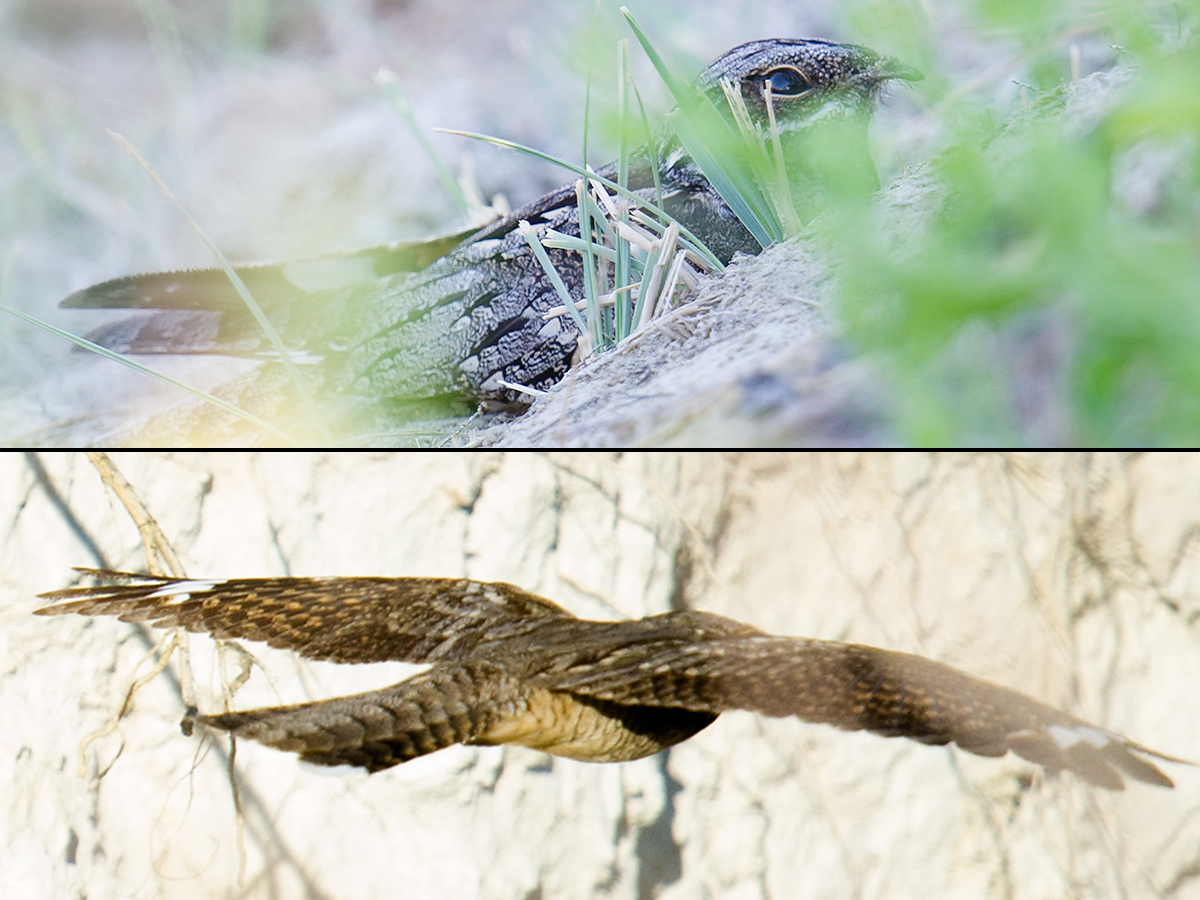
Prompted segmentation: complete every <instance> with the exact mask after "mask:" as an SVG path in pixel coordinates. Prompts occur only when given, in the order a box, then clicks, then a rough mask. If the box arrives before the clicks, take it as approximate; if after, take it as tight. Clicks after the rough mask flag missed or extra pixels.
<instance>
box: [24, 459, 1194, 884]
mask: <svg viewBox="0 0 1200 900" xmlns="http://www.w3.org/2000/svg"><path fill="white" fill-rule="evenodd" d="M114 459H115V461H116V463H117V465H118V466H119V467H120V468H121V469H122V470H123V471H124V473H125V475H126V476H127V477H128V478H129V479H130V480H131V481H132V483H133V484H134V486H135V487H136V488H137V490H138V491H139V492H140V493H141V495H142V497H143V498H144V500H145V501H146V503H147V504H148V506H149V507H150V509H151V511H152V512H153V513H154V514H155V515H156V516H157V517H158V519H159V521H160V523H161V524H162V526H163V528H164V529H165V531H166V533H167V535H168V536H169V537H170V538H171V539H172V540H173V541H174V542H175V545H176V547H177V549H178V550H179V552H180V554H181V555H182V558H183V560H184V563H185V565H186V566H187V569H188V573H189V574H190V575H193V576H215V577H222V576H258V575H273V574H276V575H278V574H292V575H310V574H330V575H367V574H371V575H374V574H378V575H442V576H459V575H466V576H470V577H473V578H480V579H489V580H505V581H511V582H515V583H517V584H520V585H522V586H524V587H526V588H528V589H530V590H533V591H536V592H539V593H541V594H544V595H545V596H547V597H550V598H552V599H553V600H555V601H557V602H559V603H561V604H563V605H564V606H566V607H568V608H569V609H571V610H572V611H574V612H576V613H577V614H579V615H583V616H588V617H593V618H611V617H614V616H622V615H625V616H640V615H644V614H647V613H653V612H659V611H663V610H666V609H668V608H670V606H671V605H672V604H674V605H676V606H680V605H686V606H691V607H694V608H697V609H705V610H710V611H713V612H717V613H721V614H724V615H728V616H731V617H734V618H737V619H741V620H743V621H746V622H750V623H752V624H754V625H755V626H757V627H759V628H762V629H764V630H767V631H771V632H776V633H781V634H798V635H811V636H817V637H824V638H835V639H844V640H851V641H860V642H864V643H872V644H876V645H879V646H884V647H889V648H892V649H897V650H905V651H912V652H917V653H922V654H925V655H928V656H931V657H933V658H936V659H939V660H942V661H944V662H947V663H950V664H953V665H956V666H959V667H961V668H963V669H966V670H967V671H969V672H971V673H973V674H976V675H979V676H982V677H985V678H989V679H992V680H994V681H997V682H1000V683H1002V684H1005V685H1008V686H1011V687H1014V688H1017V689H1020V690H1023V691H1025V692H1027V693H1030V694H1033V695H1034V696H1036V697H1039V698H1041V699H1043V700H1045V701H1047V702H1049V703H1052V704H1056V705H1059V706H1061V707H1062V708H1064V709H1067V710H1070V711H1072V712H1074V713H1076V714H1078V715H1080V716H1084V717H1086V718H1088V719H1090V720H1091V721H1093V722H1096V723H1097V724H1100V725H1102V726H1104V727H1108V728H1111V729H1114V730H1117V731H1120V732H1122V733H1124V734H1127V735H1129V736H1131V737H1132V738H1133V739H1135V740H1137V741H1140V742H1143V743H1145V744H1147V745H1148V746H1150V747H1153V748H1155V749H1158V750H1161V751H1163V752H1165V753H1171V754H1176V755H1179V756H1184V757H1192V758H1196V757H1200V724H1198V723H1200V716H1198V715H1197V700H1196V685H1197V684H1198V683H1200V600H1198V599H1197V598H1198V597H1200V555H1198V553H1197V541H1196V535H1197V533H1198V532H1197V527H1196V523H1197V519H1196V510H1197V509H1200V459H1198V458H1197V457H1196V456H1194V455H1186V454H1184V455H1176V456H1171V455H1137V454H1130V455H1088V454H1078V455H1046V456H1036V455H1017V456H1006V455H992V454H951V455H925V454H907V455H902V456H893V455H871V454H863V455H786V454H778V455H723V454H690V455H676V454H656V455H642V454H606V455H599V454H593V455H576V454H568V453H564V454H548V455H530V454H525V455H505V454H474V455H465V456H457V455H449V454H430V455H422V454H406V455H403V456H401V455H385V454H364V455H346V454H341V455H336V454H335V455H324V454H322V455H310V454H296V455H282V454H273V455H270V456H268V455H254V454H247V455H242V454H116V455H114ZM39 464H40V465H41V466H43V467H44V476H43V475H42V474H41V473H40V472H39V470H38V468H37V466H38V465H39ZM47 488H52V489H53V490H54V491H55V492H56V493H57V496H58V498H59V499H60V501H61V503H60V504H59V505H56V504H55V502H54V501H52V499H51V495H50V493H49V492H48V490H47ZM0 510H3V511H4V513H5V515H4V520H5V521H6V522H7V525H6V527H5V532H4V536H3V542H2V545H0V546H2V550H0V554H2V560H3V562H2V565H0V579H2V583H3V590H4V597H5V602H4V604H3V606H2V608H0V615H2V616H3V626H2V628H0V672H2V673H3V675H2V676H0V708H2V709H3V710H4V711H5V714H6V716H7V719H6V722H5V727H4V729H3V730H0V792H2V793H3V796H4V797H5V798H6V800H7V802H6V804H5V812H4V814H3V815H2V816H0V895H2V896H4V897H5V898H11V900H25V898H30V900H32V898H44V897H72V896H87V897H89V898H93V900H105V898H117V897H139V898H152V897H163V898H210V897H247V898H259V897H262V898H267V897H273V898H299V897H327V898H356V900H366V898H388V897H405V898H444V897H455V898H471V897H479V898H537V897H547V898H548V897H555V898H588V897H599V896H605V897H614V898H639V900H648V898H653V897H661V898H672V900H674V898H703V897H712V898H722V900H733V898H737V900H743V898H745V900H750V898H783V897H805V898H847V897H853V898H885V897H888V898H894V897H926V898H942V897H945V898H949V897H979V898H1019V900H1026V898H1062V897H1080V898H1084V897H1087V898H1092V897H1125V898H1149V897H1172V898H1197V897H1200V876H1198V875H1197V872H1200V851H1198V849H1197V848H1200V770H1196V769H1192V768H1189V767H1187V766H1181V765H1171V764H1167V766H1166V768H1167V769H1168V770H1169V772H1170V774H1171V776H1172V777H1173V778H1174V779H1175V781H1176V788H1175V789H1174V790H1172V791H1168V790H1164V789H1158V788H1152V787H1149V786H1146V785H1141V784H1134V785H1131V786H1129V788H1128V789H1127V790H1126V791H1125V792H1123V793H1110V792H1105V791H1101V790H1096V789H1093V788H1090V787H1088V786H1087V785H1086V784H1084V783H1082V782H1080V781H1078V780H1076V779H1073V778H1071V777H1069V776H1062V777H1057V776H1054V775H1047V774H1045V773H1043V772H1042V771H1040V770H1038V769H1036V768H1035V767H1032V766H1030V765H1028V764H1026V763H1024V762H1022V761H1020V760H1017V759H1013V758H1011V757H1006V758H1003V759H980V758H976V757H972V756H969V755H967V754H964V753H961V752H958V751H954V750H949V749H945V748H929V747H924V746H920V745H917V744H913V743H910V742H907V741H899V740H885V739H882V738H878V737H875V736H871V735H862V734H845V733H841V732H837V731H835V730H833V729H829V728H825V727H822V726H813V725H805V724H803V723H800V722H796V721H792V720H768V719H764V718H757V717H755V716H752V715H749V714H741V713H734V714H727V715H725V716H722V718H721V719H720V720H719V721H718V722H716V723H715V724H714V725H713V726H711V727H710V728H709V729H707V730H706V731H704V732H702V733H701V734H699V735H698V736H697V737H695V738H693V739H692V740H691V741H689V742H687V743H685V744H682V745H680V746H679V747H677V748H674V749H672V750H671V751H669V752H668V753H665V754H661V755H659V756H657V757H654V758H650V759H645V760H639V761H636V762H631V763H625V764H619V765H609V766H599V765H589V764H585V763H577V762H573V761H571V760H563V759H556V758H551V757H547V756H544V755H542V754H539V753H536V752H533V751H529V750H524V749H521V748H516V749H513V748H482V749H467V748H452V749H450V750H446V751H443V752H440V753H437V754H433V755H431V756H428V757H425V758H422V759H419V760H415V761H413V762H410V763H407V764H405V765H403V766H400V767H398V768H395V769H392V770H389V771H387V772H383V773H379V774H377V775H373V776H369V777H368V776H366V775H365V774H362V773H359V772H356V771H355V772H352V771H349V770H347V771H345V772H342V771H333V772H331V771H322V770H318V769H315V768H313V767H309V766H304V765H301V764H299V763H298V762H297V761H296V760H295V759H294V758H293V757H291V756H289V755H286V754H281V753H277V752H274V751H270V750H266V749H264V748H261V747H258V746H255V745H251V744H241V745H239V748H238V753H237V767H238V770H239V772H240V774H241V776H242V778H243V782H242V785H243V803H244V808H245V828H244V832H242V833H241V841H242V844H243V846H244V848H245V854H246V859H245V867H244V874H243V876H242V878H241V880H240V881H239V875H238V869H239V850H238V847H239V829H238V825H237V821H236V816H235V811H234V807H233V802H232V799H231V793H230V789H229V784H228V776H227V772H226V770H225V768H224V765H223V763H222V762H221V760H220V759H219V757H218V754H217V753H215V752H213V751H212V749H211V748H210V747H209V746H208V745H206V744H204V743H202V742H201V741H200V739H199V737H198V736H196V737H192V738H188V737H184V736H183V735H182V734H181V733H180V730H179V726H178V723H179V720H180V718H181V717H182V714H183V707H182V704H181V702H180V700H179V697H178V695H177V694H176V693H175V691H174V690H173V688H172V687H171V684H170V682H169V681H168V680H167V679H165V678H158V679H156V680H155V681H153V682H152V683H150V684H149V685H147V686H146V687H145V688H144V689H143V690H142V691H141V692H140V693H139V694H138V695H137V697H136V700H135V703H134V709H133V712H132V713H131V715H129V716H128V717H127V718H126V719H124V720H123V721H122V722H121V723H120V725H119V727H118V728H117V730H116V731H115V732H114V733H112V734H111V735H109V736H107V737H104V738H101V739H99V740H97V741H96V742H95V743H93V744H92V745H91V746H90V748H89V749H88V750H87V753H86V776H85V777H80V776H79V775H78V774H77V771H76V769H77V757H78V751H79V745H80V742H81V740H83V739H84V738H85V737H86V736H87V735H89V734H91V733H92V732H95V731H97V730H98V729H100V728H101V727H103V725H104V724H105V723H106V722H107V721H108V720H109V719H110V718H111V716H112V715H113V713H114V712H115V710H116V709H117V708H118V707H119V706H120V704H121V701H122V698H123V697H124V695H125V692H126V690H127V688H128V685H129V683H130V681H131V680H132V678H133V677H134V672H135V669H136V667H137V666H138V663H139V661H141V660H142V659H143V657H144V656H145V653H146V648H145V645H144V644H143V643H142V641H141V640H140V638H139V637H138V636H137V633H136V631H135V629H134V627H133V626H130V625H125V624H122V623H119V622H116V621H113V620H107V619H104V620H87V619H84V618H77V619H76V618H66V619H42V618H35V617H33V616H31V615H30V612H31V610H33V609H34V608H36V607H37V606H38V605H39V604H38V601H37V600H36V598H35V596H34V595H35V594H36V593H37V592H38V591H44V590H49V589H53V588H57V587H61V586H63V585H65V584H67V583H68V582H69V580H70V577H71V574H70V571H69V567H70V566H72V565H94V564H96V562H97V558H96V555H95V553H94V552H93V551H92V550H90V549H89V548H88V546H87V545H86V543H85V541H92V542H94V545H95V547H96V549H97V550H98V551H99V552H100V553H101V554H103V556H104V558H105V559H106V560H107V561H109V562H110V563H111V564H113V565H116V566H118V567H126V568H139V567H142V566H143V565H144V562H143V555H142V551H141V549H140V547H139V544H138V539H137V534H136V532H135V531H134V529H133V526H132V525H131V524H130V522H129V519H128V517H127V516H126V514H125V512H124V511H123V509H122V508H121V507H120V505H119V504H118V503H117V502H116V501H115V500H113V499H112V498H111V497H109V496H108V495H106V493H105V491H104V490H103V488H102V486H101V485H100V483H99V480H98V478H97V476H96V474H95V472H94V471H93V470H92V468H91V466H90V465H89V464H88V462H87V460H86V459H85V458H84V457H82V456H79V455H73V454H41V455H39V456H38V457H36V459H35V460H25V459H22V458H20V457H17V456H12V455H9V456H5V457H0ZM85 536H86V537H85ZM190 646H191V659H192V666H193V668H194V669H195V670H196V673H197V677H198V679H199V690H200V697H199V701H200V705H201V708H203V709H213V708H216V707H218V706H219V704H220V687H219V682H218V680H217V679H216V677H215V676H214V675H213V674H212V671H213V664H214V656H215V654H214V652H213V650H212V646H213V645H212V643H211V642H210V641H208V640H207V639H205V638H201V637H196V636H193V637H192V638H191V642H190ZM250 649H252V650H253V651H254V652H255V653H256V654H257V655H258V658H259V659H260V660H261V661H262V663H263V665H264V666H265V668H266V670H267V672H268V673H269V676H270V677H269V679H268V678H266V677H264V676H263V674H262V673H259V672H256V673H255V674H254V676H253V677H252V678H251V680H250V682H249V683H248V684H247V685H246V687H245V688H243V689H242V691H241V692H240V693H239V694H238V696H237V700H236V702H237V704H238V706H240V707H243V708H246V707H250V706H254V705H257V704H264V703H275V702H280V701H285V702H294V701H301V700H303V699H305V698H309V697H313V698H316V697H327V696H332V695H336V694H339V693H346V692H351V691H354V690H359V689H366V688H369V687H373V686H381V685H384V684H388V683H391V682H393V681H395V680H396V679H397V678H398V677H400V676H401V674H402V667H399V666H391V665H388V666H380V667H365V668H357V667H344V666H332V665H309V664H304V663H300V662H297V661H296V660H295V659H293V658H292V657H290V656H289V655H288V654H285V653H279V652H274V651H267V650H265V649H264V648H261V647H259V646H251V648H250ZM175 665H176V663H175V662H173V663H172V666H173V667H174V666H175ZM234 669H235V670H236V666H234Z"/></svg>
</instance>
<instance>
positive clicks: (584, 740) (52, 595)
mask: <svg viewBox="0 0 1200 900" xmlns="http://www.w3.org/2000/svg"><path fill="white" fill-rule="evenodd" d="M80 571H82V572H84V573H86V574H89V575H92V576H94V577H95V578H97V579H98V580H100V581H103V582H109V583H108V584H101V585H98V586H96V587H75V588H67V589H65V590H60V591H51V592H49V593H46V594H42V595H41V596H42V597H44V598H46V599H49V600H65V601H69V602H66V603H61V604H59V605H56V606H50V607H47V608H45V609H40V610H38V613H39V614H42V615H59V614H63V613H82V614H85V615H116V616H119V617H120V618H121V620H122V621H126V622H148V623H151V624H154V625H158V626H162V627H169V626H180V627H183V628H187V629H188V630H190V631H200V632H208V633H209V634H211V635H213V636H214V637H217V638H243V639H247V640H257V641H265V642H266V643H267V644H269V645H270V646H272V647H280V648H284V649H290V650H295V651H297V652H298V653H300V654H301V655H302V656H305V657H308V658H309V659H320V660H332V661H334V662H342V663H371V662H382V661H385V660H403V661H405V662H414V663H430V664H431V668H430V669H429V670H428V671H425V672H423V673H421V674H420V675H417V676H415V677H413V678H410V679H408V680H406V681H402V682H400V683H399V684H395V685H392V686H391V687H388V688H384V689H383V690H378V691H370V692H368V693H365V694H357V695H354V696H351V697H340V698H336V699H333V700H323V701H319V702H315V703H303V704H299V705H296V706H285V707H275V708H267V709H257V710H250V711H247V712H238V713H226V714H223V715H215V716H200V717H198V719H197V720H198V721H200V722H201V723H203V724H206V725H210V726H213V727H215V728H220V729H223V730H226V731H231V732H233V733H234V734H236V735H238V736H239V737H245V738H250V739H252V740H255V741H259V742H260V743H263V744H267V745H268V746H271V747H275V748H277V749H280V750H287V751H292V752H295V753H299V754H300V755H301V757H302V758H303V759H305V760H308V761H309V762H314V763H319V764H322V765H343V764H348V765H357V766H362V767H363V768H366V769H367V770H369V771H371V772H375V771H378V770H380V769H385V768H388V767H389V766H394V765H396V764H397V763H401V762H405V761H406V760H409V759H413V758H414V757H417V756H421V755H423V754H426V753H432V752H433V751H435V750H439V749H441V748H443V747H448V746H451V745H453V744H458V743H463V744H509V743H511V744H521V745H524V746H527V747H533V748H536V749H539V750H544V751H545V752H547V753H553V754H557V755H559V756H568V757H572V758H574V759H581V760H587V761H592V762H617V761H621V760H629V759H637V758H640V757H643V756H648V755H649V754H652V753H656V752H658V751H660V750H663V749H665V748H666V747H669V746H671V745H672V744H676V743H678V742H679V741H682V740H685V739H686V738H689V737H691V736H692V735H693V734H695V733H696V732H698V731H700V730H701V729H703V728H705V727H706V726H708V725H709V724H711V723H712V722H713V721H714V720H715V719H716V717H717V716H718V715H719V714H720V713H722V712H725V711H727V710H733V709H746V710H752V711H755V712H759V713H763V714H765V715H768V716H798V717H800V718H802V719H805V720H807V721H811V722H824V723H827V724H830V725H834V726H836V727H838V728H843V729H847V730H867V731H872V732H874V733H876V734H881V735H884V736H887V737H908V738H912V739H914V740H917V741H921V742H922V743H926V744H947V743H951V742H953V743H956V744H958V746H960V747H961V748H963V749H964V750H968V751H970V752H972V753H977V754H981V755H984V756H1003V755H1004V754H1005V753H1006V752H1007V751H1009V750H1012V751H1013V752H1014V753H1016V754H1018V755H1020V756H1022V757H1024V758H1026V759H1028V760H1031V761H1033V762H1035V763H1039V764H1041V765H1043V766H1047V767H1048V768H1052V769H1069V770H1071V771H1073V772H1075V773H1077V774H1078V775H1080V776H1082V777H1083V778H1085V779H1086V780H1087V781H1089V782H1091V783H1092V784H1095V785H1098V786H1100V787H1106V788H1111V789H1120V788H1122V787H1123V786H1124V781H1123V780H1122V777H1121V773H1124V774H1125V775H1126V776H1128V777H1131V778H1134V779H1137V780H1139V781H1145V782H1148V783H1150V784H1158V785H1163V786H1166V787H1170V786H1172V782H1171V780H1170V778H1168V777H1167V776H1166V775H1165V774H1164V773H1163V772H1161V771H1160V770H1159V769H1158V768H1157V767H1156V766H1154V765H1153V764H1151V763H1150V762H1147V761H1146V760H1145V759H1143V758H1142V757H1144V756H1150V757H1156V758H1158V759H1163V760H1169V761H1172V762H1182V760H1176V759H1174V758H1173V757H1169V756H1164V755H1163V754H1161V753H1156V752H1155V751H1153V750H1149V749H1148V748H1146V747H1143V746H1141V745H1139V744H1136V743H1134V742H1132V741H1130V740H1128V739H1126V738H1124V737H1122V736H1121V735H1119V734H1115V733H1113V732H1111V731H1106V730H1104V729H1102V728H1097V727H1095V726H1093V725H1089V724H1087V723H1086V722H1084V721H1082V720H1080V719H1077V718H1075V717H1074V716H1071V715H1069V714H1067V713H1064V712H1060V711H1059V710H1056V709H1053V708H1052V707H1049V706H1046V705H1044V704H1042V703H1039V702H1037V701H1036V700H1033V699H1032V698H1030V697H1026V696H1025V695H1023V694H1019V693H1017V692H1015V691H1011V690H1008V689H1007V688H1002V687H999V686H997V685H994V684H989V683H988V682H985V681H981V680H979V679H977V678H972V677H971V676H969V675H966V674H964V673H962V672H959V671H957V670H956V669H952V668H950V667H949V666H945V665H942V664H941V663H937V662H933V661H932V660H928V659H924V658H922V657H919V656H913V655H911V654H908V653H896V652H893V651H889V650H880V649H877V648H875V647H867V646H863V645H859V644H844V643H839V642H835V641H818V640H811V639H808V638H788V637H775V636H773V635H769V634H764V633H763V632H761V631H758V630H757V629H754V628H752V627H750V626H749V625H744V624H741V623H739V622H734V621H732V620H730V619H726V618H723V617H721V616H717V615H713V614H711V613H704V612H690V611H689V612H671V613H666V614H663V615H658V616H649V617H647V618H644V619H638V620H634V621H626V622H594V621H588V620H584V619H578V618H576V617H574V616H572V615H571V614H570V613H568V612H567V611H566V610H564V609H562V608H561V607H559V606H557V605H555V604H554V603H551V602H550V601H549V600H545V599H543V598H541V597H538V596H535V595H534V594H530V593H528V592H526V591H523V590H521V589H520V588H518V587H514V586H513V585H510V584H503V583H499V582H491V583H489V582H479V581H470V580H466V579H449V578H248V579H230V580H199V579H194V580H186V581H183V580H177V579H171V578H158V577H152V576H142V575H131V574H128V573H122V572H111V571H106V570H89V569H81V570H80ZM1118 770H1119V771H1118Z"/></svg>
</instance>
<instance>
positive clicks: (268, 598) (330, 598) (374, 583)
mask: <svg viewBox="0 0 1200 900" xmlns="http://www.w3.org/2000/svg"><path fill="white" fill-rule="evenodd" d="M78 571H80V572H83V573H85V574H88V575H91V576H93V577H95V578H96V579H98V580H100V581H105V582H110V583H109V584H100V585H96V586H94V587H73V588H66V589H64V590H58V591H49V592H47V593H44V594H41V595H40V596H41V597H42V598H44V599H46V600H56V601H57V600H65V601H68V602H66V603H60V604H58V605H55V606H48V607H45V608H43V609H39V610H37V614H38V615H45V616H55V615H64V614H66V613H81V614H83V615H93V616H94V615H115V616H118V617H119V618H120V619H121V621H123V622H147V623H150V624H153V625H157V626H161V627H170V626H179V627H183V628H186V629H188V630H189V631H199V632H208V633H209V634H211V635H212V636H213V637H216V638H242V639H245V640H251V641H265V642H266V643H267V644H269V645H270V646H272V647H279V648H282V649H286V650H295V651H296V652H298V653H299V654H300V655H301V656H305V657H308V658H309V659H320V660H331V661H333V662H340V663H371V662H383V661H385V660H401V661H405V662H433V661H436V660H442V659H464V658H467V657H469V656H470V655H471V654H472V653H473V652H474V651H475V649H476V648H477V647H478V646H479V645H480V644H481V643H484V642H487V641H491V640H501V639H507V638H513V637H520V636H522V635H524V634H527V633H529V632H531V631H534V630H535V629H537V628H538V627H539V626H540V625H541V624H542V623H543V622H544V621H545V620H546V619H557V618H574V617H573V616H571V614H570V613H568V612H567V611H566V610H564V609H562V608H561V607H559V606H557V605H556V604H554V603H551V602H550V601H549V600H546V599H543V598H542V597H538V596H536V595H535V594H530V593H528V592H527V591H523V590H521V589H520V588H518V587H515V586H514V585H511V584H504V583H503V582H483V581H470V580H467V579H455V578H240V579H225V580H222V579H186V580H185V579H175V578H160V577H155V576H150V575H135V574H131V573H128V572H114V571H111V570H106V569H79V570H78Z"/></svg>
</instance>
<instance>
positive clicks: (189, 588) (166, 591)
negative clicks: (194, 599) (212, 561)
mask: <svg viewBox="0 0 1200 900" xmlns="http://www.w3.org/2000/svg"><path fill="white" fill-rule="evenodd" d="M224 583H225V579H221V580H219V581H176V582H173V583H172V584H167V585H163V586H162V587H160V588H159V589H158V590H157V591H154V592H153V593H151V594H146V599H147V600H152V599H154V598H155V597H168V598H170V600H171V602H172V603H186V602H187V601H188V598H189V597H191V595H192V594H204V593H207V592H208V591H211V590H212V589H213V588H214V587H216V586H217V585H218V584H224Z"/></svg>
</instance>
